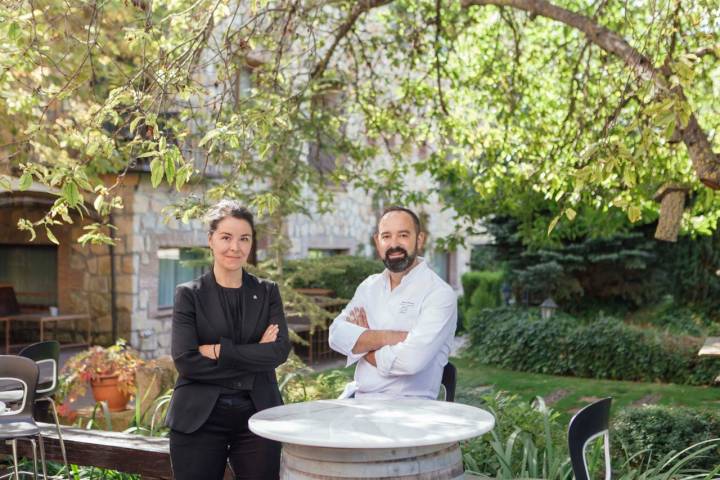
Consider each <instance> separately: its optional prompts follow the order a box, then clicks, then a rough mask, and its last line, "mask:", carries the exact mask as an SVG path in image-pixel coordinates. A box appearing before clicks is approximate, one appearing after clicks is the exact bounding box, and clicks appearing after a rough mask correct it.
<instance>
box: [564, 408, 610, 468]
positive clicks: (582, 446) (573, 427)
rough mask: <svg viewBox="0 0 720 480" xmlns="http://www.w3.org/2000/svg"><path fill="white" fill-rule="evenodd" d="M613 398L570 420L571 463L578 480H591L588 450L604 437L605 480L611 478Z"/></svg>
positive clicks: (586, 409)
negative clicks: (611, 406)
mask: <svg viewBox="0 0 720 480" xmlns="http://www.w3.org/2000/svg"><path fill="white" fill-rule="evenodd" d="M611 403H612V398H610V397H608V398H604V399H602V400H598V401H597V402H595V403H591V404H590V405H588V406H587V407H585V408H583V409H582V410H580V411H579V412H578V413H576V414H575V416H573V418H572V419H571V420H570V425H569V426H568V446H569V447H570V463H571V465H572V469H573V473H574V474H575V479H576V480H590V472H589V471H588V465H587V458H586V456H585V455H586V452H585V451H586V449H587V446H588V444H590V442H592V441H593V440H595V439H596V438H598V437H600V436H603V437H604V441H605V445H604V450H605V480H609V479H610V477H611V474H612V472H611V469H610V433H609V430H608V424H609V423H610V404H611Z"/></svg>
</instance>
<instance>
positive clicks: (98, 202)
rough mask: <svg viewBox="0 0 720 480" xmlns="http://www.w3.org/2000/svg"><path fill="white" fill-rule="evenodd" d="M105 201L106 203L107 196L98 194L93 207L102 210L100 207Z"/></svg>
mask: <svg viewBox="0 0 720 480" xmlns="http://www.w3.org/2000/svg"><path fill="white" fill-rule="evenodd" d="M103 203H105V197H104V196H103V195H98V196H97V197H95V201H94V202H93V207H95V210H96V211H98V212H100V209H101V208H102V206H103Z"/></svg>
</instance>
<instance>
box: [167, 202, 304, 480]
mask: <svg viewBox="0 0 720 480" xmlns="http://www.w3.org/2000/svg"><path fill="white" fill-rule="evenodd" d="M208 221H209V232H208V244H209V245H210V249H211V250H212V252H213V267H212V270H211V271H210V272H208V273H207V274H205V275H203V276H201V277H200V278H197V279H195V280H193V281H191V282H188V283H184V284H182V285H179V286H178V287H177V289H176V291H175V305H174V308H173V321H172V356H173V360H174V362H175V368H177V371H178V373H179V376H178V380H177V383H176V384H175V390H174V392H173V395H172V400H171V401H170V407H169V409H168V414H167V420H166V424H167V425H168V426H169V427H170V429H171V430H170V460H171V462H172V469H173V476H174V478H175V479H178V480H185V479H188V480H190V479H192V480H200V479H202V480H205V479H207V480H214V479H218V480H219V479H222V478H223V474H224V471H225V465H226V463H227V461H228V459H229V461H230V465H231V467H232V469H233V471H234V473H235V478H236V479H243V480H274V479H277V478H278V476H279V473H278V471H279V465H280V444H279V443H277V442H274V441H271V440H267V439H264V438H261V437H258V436H257V435H255V434H253V433H252V432H250V430H248V419H249V418H250V416H252V415H253V414H254V413H255V412H258V411H260V410H263V409H266V408H270V407H274V406H277V405H281V404H282V398H281V396H280V390H279V389H278V385H277V378H276V377H275V367H277V366H278V365H280V364H282V363H283V362H285V360H286V359H287V356H288V353H289V352H290V341H289V338H288V330H287V323H286V321H285V314H284V312H283V306H282V300H281V299H280V292H279V291H278V287H277V285H276V284H274V283H273V282H270V281H268V280H263V279H260V278H257V277H255V276H254V275H251V274H249V273H247V272H246V271H244V270H243V266H244V265H245V264H246V263H247V262H248V260H252V257H253V256H254V242H255V228H254V223H253V216H252V214H251V213H250V211H248V210H247V209H246V208H244V207H242V206H241V205H240V204H239V203H237V202H234V201H228V200H224V201H222V202H220V203H218V204H217V205H216V206H215V207H213V208H212V209H211V210H210V212H209V213H208Z"/></svg>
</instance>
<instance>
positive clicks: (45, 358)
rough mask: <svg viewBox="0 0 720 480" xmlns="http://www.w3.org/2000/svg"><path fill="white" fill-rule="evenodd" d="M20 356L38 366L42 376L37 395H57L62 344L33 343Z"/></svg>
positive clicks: (51, 342)
mask: <svg viewBox="0 0 720 480" xmlns="http://www.w3.org/2000/svg"><path fill="white" fill-rule="evenodd" d="M18 356H20V357H25V358H29V359H30V360H32V361H34V362H35V363H37V365H38V369H39V371H40V376H39V378H38V385H37V390H36V391H35V393H37V394H42V395H52V394H53V393H55V390H56V389H57V387H58V363H59V362H60V344H59V343H58V342H56V341H55V340H48V341H46V342H38V343H33V344H32V345H28V346H27V347H25V348H23V349H22V350H20V352H19V353H18ZM48 370H49V371H48Z"/></svg>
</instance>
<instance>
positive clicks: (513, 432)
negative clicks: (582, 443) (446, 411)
mask: <svg viewBox="0 0 720 480" xmlns="http://www.w3.org/2000/svg"><path fill="white" fill-rule="evenodd" d="M483 401H484V404H483V405H480V406H481V407H482V408H485V409H487V410H489V411H491V412H492V413H493V415H494V416H495V428H493V430H492V432H491V433H489V434H487V435H483V436H481V437H477V438H474V439H471V440H468V441H466V442H463V444H462V451H463V460H464V463H465V467H466V468H467V470H468V472H473V473H476V474H485V475H489V476H493V477H497V478H527V473H529V472H528V460H530V459H529V458H528V450H531V449H532V450H533V451H537V452H538V453H540V454H541V455H540V456H541V457H542V460H541V461H540V462H538V463H539V465H540V466H542V465H543V462H548V463H551V464H555V465H558V466H559V464H561V463H564V468H562V469H561V471H563V472H568V471H569V468H568V467H569V464H568V462H567V460H566V458H567V446H566V445H567V441H566V440H565V426H564V425H562V424H561V422H560V421H559V414H558V413H557V412H554V411H553V410H551V409H548V408H545V406H544V405H543V404H542V403H541V402H540V403H537V402H534V403H529V402H526V401H523V400H520V399H519V398H518V397H517V396H515V395H508V394H507V393H504V392H500V393H498V394H495V395H487V396H484V397H483ZM512 439H515V440H514V441H513V440H512ZM508 445H513V446H514V447H515V448H512V447H509V448H508ZM528 447H530V448H528ZM548 457H550V458H548ZM522 473H525V475H522ZM535 473H537V472H535ZM557 473H560V471H558V472H557ZM551 477H552V478H558V479H559V478H564V476H563V475H562V474H560V475H553V476H551Z"/></svg>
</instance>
